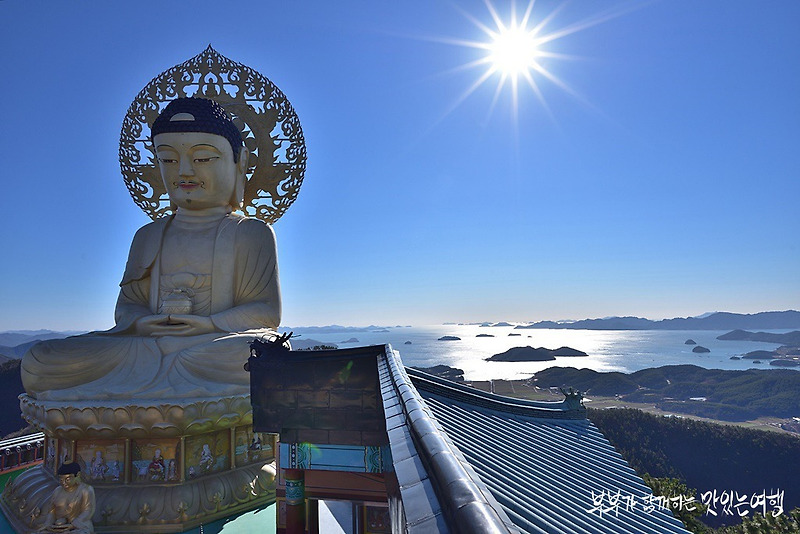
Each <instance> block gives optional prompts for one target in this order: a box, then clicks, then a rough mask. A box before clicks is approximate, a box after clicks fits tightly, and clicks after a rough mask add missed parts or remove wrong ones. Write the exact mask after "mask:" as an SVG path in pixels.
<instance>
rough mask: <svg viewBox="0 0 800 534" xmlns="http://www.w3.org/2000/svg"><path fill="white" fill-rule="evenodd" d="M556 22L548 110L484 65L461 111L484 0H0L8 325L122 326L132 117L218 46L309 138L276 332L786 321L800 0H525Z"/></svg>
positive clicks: (798, 269)
mask: <svg viewBox="0 0 800 534" xmlns="http://www.w3.org/2000/svg"><path fill="white" fill-rule="evenodd" d="M190 6H191V7H190ZM510 6H511V4H510V3H509V2H506V1H500V0H494V8H495V10H496V13H497V16H498V17H499V18H500V19H501V20H502V21H506V22H507V21H509V20H510V17H511V12H510V9H511V8H510ZM526 7H527V3H522V2H521V3H518V4H517V6H516V11H517V19H518V20H519V19H521V18H522V15H523V13H524V12H525V9H526ZM547 17H550V18H549V19H548V20H547V22H546V24H545V25H544V26H543V27H542V28H541V30H540V31H539V33H538V34H537V35H538V36H540V37H541V36H544V35H552V34H555V35H554V36H555V37H557V38H555V39H550V40H547V41H546V42H543V43H540V44H539V49H540V50H541V51H543V52H545V53H546V54H547V55H540V56H538V57H537V58H535V61H537V63H538V65H539V67H540V70H536V69H533V70H531V79H532V80H533V81H534V82H535V84H536V87H537V88H538V90H539V92H540V95H541V98H540V97H539V96H537V94H536V92H535V91H534V90H533V89H532V88H531V87H530V85H529V84H528V82H527V81H525V79H524V78H522V79H521V81H520V83H519V87H518V101H517V105H516V106H514V104H513V99H512V91H511V84H510V83H508V82H507V83H506V84H505V85H504V86H503V87H502V88H501V89H500V90H499V91H498V89H497V87H498V81H499V80H500V74H499V72H498V73H494V74H491V75H489V76H488V78H486V79H485V81H484V83H483V84H481V85H480V86H478V87H477V88H476V89H475V90H474V91H472V92H471V93H470V94H468V95H467V96H466V98H462V97H463V96H464V95H465V93H466V92H468V91H469V89H470V88H471V87H472V86H473V85H474V84H475V83H476V82H477V81H478V80H479V79H480V78H481V77H482V76H483V75H484V73H485V72H486V70H487V68H488V65H487V64H479V65H473V66H469V64H471V63H475V62H477V61H479V60H480V59H481V58H483V57H485V56H486V55H487V50H485V49H481V48H478V47H471V46H465V45H463V44H457V43H459V42H473V43H474V42H484V43H485V42H490V41H491V37H490V36H489V35H487V33H486V32H485V29H496V24H495V23H494V22H493V19H492V14H491V11H490V9H489V7H488V6H487V4H485V3H484V2H482V1H479V0H468V1H463V2H457V3H456V2H447V1H443V0H412V1H405V2H368V1H359V2H355V1H352V2H348V1H342V2H330V1H327V0H324V1H323V0H316V1H303V2H248V3H246V4H245V3H239V2H207V1H202V0H198V1H195V2H192V3H191V4H189V3H186V2H162V1H159V2H155V1H141V2H88V1H79V0H70V1H55V0H52V1H46V2H42V1H35V0H34V1H23V0H2V1H0V24H2V31H0V67H2V78H1V79H2V83H1V84H0V117H2V120H1V121H0V163H2V166H1V167H0V169H1V170H0V172H1V173H2V175H1V176H2V185H3V194H2V196H1V197H0V243H1V244H2V249H0V250H2V262H0V302H1V303H2V308H0V330H11V329H36V328H51V329H103V328H108V327H110V326H112V325H113V308H114V302H115V300H116V294H117V291H118V283H119V280H120V278H121V276H122V271H123V267H124V264H125V259H126V256H127V251H128V246H129V244H130V240H131V238H132V236H133V234H134V232H135V231H136V229H137V228H138V227H139V226H141V225H143V224H145V223H146V222H148V219H147V218H146V216H145V215H144V214H143V213H142V212H140V211H139V209H138V208H137V207H136V206H135V205H134V204H133V202H132V201H131V199H130V197H129V196H128V193H127V190H126V188H125V186H124V183H123V181H122V177H121V174H120V171H119V163H118V159H117V157H118V156H117V150H118V142H119V131H120V127H121V123H122V118H123V117H124V115H125V112H126V110H127V108H128V106H129V105H130V103H131V101H132V100H133V98H134V97H135V96H136V94H137V93H138V92H139V90H140V89H141V88H142V87H144V85H146V84H147V83H148V82H149V81H150V79H152V78H153V77H155V76H156V75H158V74H159V73H161V72H162V71H163V70H165V69H167V68H169V67H171V66H173V65H175V64H177V63H181V62H183V61H185V60H187V59H189V58H191V57H192V56H194V55H196V54H198V53H200V52H201V51H202V50H203V49H204V48H205V47H206V46H207V45H208V44H209V43H211V44H212V45H213V46H214V47H215V48H216V49H217V50H218V51H219V52H220V53H221V54H223V55H225V56H227V57H229V58H230V59H233V60H235V61H238V62H241V63H244V64H246V65H248V66H250V67H252V68H254V69H256V70H258V71H259V72H261V73H262V74H264V75H265V76H267V77H268V78H270V79H271V80H272V81H273V82H274V83H275V84H276V85H278V86H279V87H280V88H281V89H282V91H283V92H284V93H285V94H286V95H287V97H288V98H289V99H290V101H291V102H292V104H293V105H294V108H295V110H296V111H297V113H298V115H299V117H300V120H301V122H302V125H303V130H304V134H305V138H306V142H307V147H308V168H307V172H306V179H305V182H304V184H303V188H302V190H301V191H300V195H299V197H298V199H297V201H296V202H295V204H294V205H293V206H292V207H291V208H290V209H289V211H288V212H287V214H286V215H285V216H284V217H283V218H282V219H281V220H280V221H278V222H277V223H276V225H275V231H276V233H277V236H278V247H279V262H280V269H281V282H282V286H283V299H284V324H287V325H293V326H299V325H313V324H317V325H319V324H330V323H338V324H353V325H366V324H415V325H418V324H427V323H435V322H441V321H465V322H466V321H482V320H513V321H533V320H541V319H554V320H556V319H565V318H574V319H580V318H585V317H602V316H608V315H640V316H647V317H651V318H662V317H674V316H686V315H697V314H701V313H703V312H707V311H714V310H726V311H734V312H743V313H753V312H757V311H763V310H782V309H789V308H795V309H796V308H800V274H798V273H800V238H798V235H800V209H799V208H798V201H800V96H798V95H800V32H799V31H798V28H800V2H797V1H795V0H775V1H772V2H766V3H765V2H758V1H755V0H753V1H749V2H745V1H733V2H731V1H730V0H708V1H703V2H697V1H695V0H669V1H661V2H651V3H638V2H636V3H615V2H613V1H609V2H597V1H588V0H576V1H573V2H569V3H562V2H552V1H549V0H539V1H538V2H537V3H536V4H535V5H534V7H533V10H532V13H531V17H530V20H529V23H528V27H529V28H533V27H535V26H536V25H537V24H539V23H540V22H541V21H542V20H543V19H545V18H547ZM481 25H484V26H485V29H482V28H481ZM564 29H566V30H567V31H565V32H561V31H560V30H564ZM573 30H577V31H573ZM465 65H466V66H465ZM461 67H463V68H461ZM541 71H544V72H545V73H546V74H547V75H549V76H550V78H548V76H547V75H545V74H542V72H541ZM554 80H555V81H554Z"/></svg>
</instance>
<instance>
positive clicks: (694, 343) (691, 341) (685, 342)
mask: <svg viewBox="0 0 800 534" xmlns="http://www.w3.org/2000/svg"><path fill="white" fill-rule="evenodd" d="M683 344H684V345H697V341H695V340H694V339H687V340H686V341H684V342H683Z"/></svg>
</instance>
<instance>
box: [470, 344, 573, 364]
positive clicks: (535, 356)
mask: <svg viewBox="0 0 800 534" xmlns="http://www.w3.org/2000/svg"><path fill="white" fill-rule="evenodd" d="M556 356H570V357H571V356H588V354H586V353H585V352H583V351H580V350H577V349H573V348H570V347H560V348H558V349H555V350H553V349H546V348H544V347H539V348H538V349H535V348H533V347H530V346H528V347H513V348H510V349H508V350H507V351H505V352H501V353H500V354H495V355H494V356H491V357H489V358H486V361H487V362H548V361H552V360H555V359H556Z"/></svg>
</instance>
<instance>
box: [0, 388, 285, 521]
mask: <svg viewBox="0 0 800 534" xmlns="http://www.w3.org/2000/svg"><path fill="white" fill-rule="evenodd" d="M65 404H66V402H64V401H39V400H37V399H33V398H31V397H28V396H27V395H21V396H20V405H21V408H22V412H23V417H24V418H25V419H26V420H27V421H29V422H30V423H32V424H34V425H35V426H36V427H38V428H39V429H41V430H42V431H43V432H44V433H45V435H46V439H45V454H44V457H45V459H44V463H43V465H41V466H38V467H36V468H33V469H29V470H28V471H26V472H24V473H22V474H21V475H19V476H18V477H17V478H16V479H14V481H13V482H10V483H8V484H7V485H6V488H5V490H4V491H3V494H2V497H1V498H0V507H2V509H3V511H4V512H5V514H6V517H7V518H8V520H9V522H10V523H11V524H12V525H13V526H14V528H15V530H16V531H17V532H19V533H22V532H34V531H37V530H38V529H39V528H40V527H41V526H42V524H43V522H44V521H45V519H46V516H47V513H48V510H49V499H50V496H51V494H52V492H53V490H54V489H55V488H56V487H58V477H57V475H56V472H57V470H58V467H59V466H60V465H62V464H64V463H68V462H77V463H78V464H79V465H80V466H81V479H82V481H83V482H85V483H88V484H90V485H92V486H93V488H94V492H95V498H96V505H95V512H94V516H93V518H92V522H93V523H94V527H95V531H96V532H181V531H184V530H186V529H189V528H193V527H195V526H197V525H200V524H204V523H209V522H211V521H215V520H217V519H220V518H223V517H226V516H230V515H234V514H238V513H241V512H245V511H248V510H251V509H253V508H257V507H259V506H263V505H265V504H269V503H270V502H272V501H273V500H274V499H275V474H276V471H275V463H274V458H275V448H276V435H275V434H260V433H254V432H253V431H252V411H251V407H250V396H249V395H244V394H243V395H234V396H229V397H223V398H218V399H211V400H209V399H164V400H132V401H128V402H123V401H70V404H69V405H68V406H66V405H65Z"/></svg>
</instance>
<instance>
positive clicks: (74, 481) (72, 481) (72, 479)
mask: <svg viewBox="0 0 800 534" xmlns="http://www.w3.org/2000/svg"><path fill="white" fill-rule="evenodd" d="M78 477H79V475H59V476H58V483H59V484H61V487H62V488H64V489H65V490H66V491H74V490H75V488H76V487H77V486H78V482H79V481H80V478H78Z"/></svg>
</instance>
